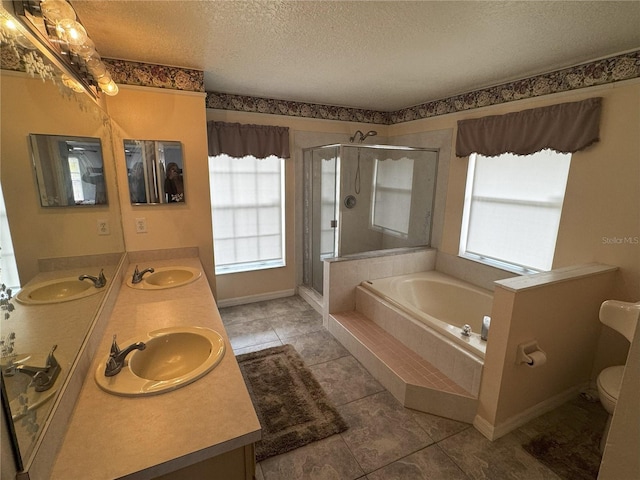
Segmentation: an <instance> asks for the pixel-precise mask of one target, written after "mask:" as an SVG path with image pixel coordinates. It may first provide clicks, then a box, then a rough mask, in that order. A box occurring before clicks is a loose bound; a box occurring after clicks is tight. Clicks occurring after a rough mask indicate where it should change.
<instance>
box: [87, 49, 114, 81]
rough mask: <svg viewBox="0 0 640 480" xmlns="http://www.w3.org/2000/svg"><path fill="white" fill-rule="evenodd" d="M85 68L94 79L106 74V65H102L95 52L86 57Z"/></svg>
mask: <svg viewBox="0 0 640 480" xmlns="http://www.w3.org/2000/svg"><path fill="white" fill-rule="evenodd" d="M87 70H89V73H91V75H93V77H94V78H95V79H96V80H97V79H100V78H102V77H104V76H105V75H106V74H107V67H105V66H104V63H102V59H101V58H100V55H98V53H97V52H96V53H94V54H93V55H91V57H89V58H88V59H87ZM109 80H111V77H109Z"/></svg>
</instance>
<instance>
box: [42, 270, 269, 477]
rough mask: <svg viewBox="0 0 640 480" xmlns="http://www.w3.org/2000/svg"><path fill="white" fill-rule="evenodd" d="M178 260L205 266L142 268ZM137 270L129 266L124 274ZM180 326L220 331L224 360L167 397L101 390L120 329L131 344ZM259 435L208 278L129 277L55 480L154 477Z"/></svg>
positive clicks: (72, 422)
mask: <svg viewBox="0 0 640 480" xmlns="http://www.w3.org/2000/svg"><path fill="white" fill-rule="evenodd" d="M171 265H182V266H188V267H194V268H198V269H200V270H202V267H201V265H200V261H199V260H198V259H197V258H182V259H177V260H162V261H153V262H149V265H146V264H145V265H144V267H143V265H140V267H141V268H146V267H147V266H153V267H156V268H157V267H162V266H171ZM134 267H135V265H133V264H130V265H129V267H128V269H127V273H126V275H125V279H126V278H130V276H131V274H132V272H133V269H134ZM177 325H184V326H202V327H208V328H211V329H213V330H215V331H217V332H218V333H220V334H221V335H222V336H223V338H224V341H225V345H226V352H225V355H224V358H223V359H222V361H221V362H220V364H219V365H218V366H217V367H216V368H214V369H213V370H212V371H211V372H209V373H208V374H207V375H205V376H204V377H203V378H201V379H199V380H198V381H196V382H194V383H191V384H189V385H186V386H184V387H182V388H179V389H177V390H174V391H171V392H168V393H164V394H160V395H154V396H147V397H133V398H130V397H121V396H116V395H111V394H109V393H106V392H104V391H102V390H101V389H100V388H99V387H98V385H97V384H96V382H95V379H94V374H95V370H96V368H97V367H98V364H99V363H100V362H101V361H102V360H104V357H106V356H107V355H108V352H109V348H110V345H111V341H112V338H113V335H114V334H117V337H118V339H120V340H121V341H123V342H126V341H127V340H129V339H133V338H136V336H138V335H142V334H143V333H146V332H149V331H151V330H157V329H160V328H165V327H170V326H177ZM121 346H122V345H121ZM259 439H260V423H259V421H258V418H257V416H256V413H255V410H254V408H253V404H252V403H251V399H250V397H249V394H248V392H247V389H246V387H245V384H244V381H243V378H242V374H241V373H240V369H239V368H238V364H237V362H236V360H235V357H234V354H233V350H232V349H231V344H230V343H229V339H228V337H227V334H226V331H225V329H224V326H223V324H222V320H221V318H220V314H219V313H218V309H217V307H216V304H215V300H214V299H213V295H212V294H211V290H210V288H209V284H208V283H207V279H206V277H205V275H204V274H203V275H202V276H201V277H200V278H199V279H198V280H196V281H195V282H193V283H191V284H188V285H185V286H182V287H178V288H170V289H165V290H150V291H140V290H135V289H133V288H130V287H128V286H127V285H126V283H125V282H123V283H122V286H121V287H120V292H119V295H118V298H117V300H116V304H115V306H114V309H113V312H112V314H111V318H110V320H109V323H108V325H107V326H106V330H105V334H104V336H103V338H102V341H101V343H100V346H99V348H98V354H97V355H96V358H94V359H93V361H92V365H91V367H90V369H89V373H88V375H87V377H86V378H85V381H84V384H83V386H82V390H81V392H80V395H79V397H78V401H77V403H76V406H75V409H74V411H73V415H72V417H71V418H70V422H69V427H68V430H67V432H66V435H65V438H64V440H63V443H62V447H61V449H60V451H59V453H58V456H57V458H56V461H55V464H54V466H53V471H52V474H51V478H52V479H64V480H67V479H69V478H84V479H89V478H90V479H113V478H119V477H123V476H127V475H129V477H127V478H132V479H133V478H136V479H138V478H139V479H148V478H154V477H156V476H158V475H162V474H165V473H168V472H172V471H174V470H177V469H179V468H182V467H185V466H188V465H191V464H194V463H197V462H200V461H202V460H205V459H207V458H211V457H214V456H217V455H220V454H223V453H226V452H229V451H231V450H234V449H237V448H240V447H243V446H245V445H248V444H251V443H253V442H256V441H258V440H259Z"/></svg>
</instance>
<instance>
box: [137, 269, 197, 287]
mask: <svg viewBox="0 0 640 480" xmlns="http://www.w3.org/2000/svg"><path fill="white" fill-rule="evenodd" d="M200 275H202V273H201V272H200V270H198V269H197V268H191V267H160V268H156V269H155V271H154V272H153V273H146V274H145V275H144V277H142V281H141V282H139V283H132V281H131V279H129V280H128V281H127V285H128V286H130V287H131V288H137V289H139V290H161V289H165V288H175V287H181V286H183V285H188V284H189V283H191V282H195V281H196V280H197V279H198V278H200Z"/></svg>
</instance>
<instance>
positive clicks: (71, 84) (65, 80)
mask: <svg viewBox="0 0 640 480" xmlns="http://www.w3.org/2000/svg"><path fill="white" fill-rule="evenodd" d="M61 78H62V84H63V85H64V86H65V87H68V88H70V89H71V90H73V91H74V92H77V93H81V92H84V87H83V86H82V85H80V83H79V82H77V81H76V80H74V79H73V78H71V77H70V76H69V75H67V74H66V73H63V74H62V77H61Z"/></svg>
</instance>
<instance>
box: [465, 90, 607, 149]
mask: <svg viewBox="0 0 640 480" xmlns="http://www.w3.org/2000/svg"><path fill="white" fill-rule="evenodd" d="M601 109H602V98H601V97H595V98H589V99H587V100H583V101H581V102H571V103H560V104H557V105H551V106H548V107H541V108H533V109H530V110H523V111H521V112H514V113H508V114H506V115H492V116H489V117H482V118H475V119H470V120H460V121H458V135H457V138H456V156H458V157H466V156H468V155H470V154H472V153H474V152H475V153H479V154H481V155H484V156H487V157H492V156H496V155H500V154H502V153H515V154H517V155H529V154H532V153H535V152H538V151H540V150H544V149H546V148H550V149H553V150H556V151H557V152H561V153H573V152H577V151H578V150H582V149H583V148H586V147H588V146H589V145H591V144H593V143H595V142H597V141H598V140H599V128H600V111H601Z"/></svg>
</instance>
